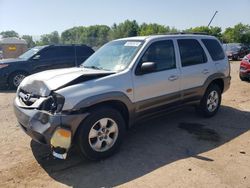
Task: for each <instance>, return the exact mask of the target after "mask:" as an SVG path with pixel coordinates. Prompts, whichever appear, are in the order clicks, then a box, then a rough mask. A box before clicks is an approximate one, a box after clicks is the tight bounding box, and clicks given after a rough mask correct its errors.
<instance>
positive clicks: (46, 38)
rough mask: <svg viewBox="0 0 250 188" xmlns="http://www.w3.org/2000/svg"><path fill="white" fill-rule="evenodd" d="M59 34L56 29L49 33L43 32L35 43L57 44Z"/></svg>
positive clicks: (40, 44)
mask: <svg viewBox="0 0 250 188" xmlns="http://www.w3.org/2000/svg"><path fill="white" fill-rule="evenodd" d="M59 43H60V36H59V34H58V32H57V31H53V32H52V33H50V34H44V35H42V36H41V39H40V40H39V41H37V42H36V45H39V46H42V45H48V44H59Z"/></svg>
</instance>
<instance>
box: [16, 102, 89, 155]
mask: <svg viewBox="0 0 250 188" xmlns="http://www.w3.org/2000/svg"><path fill="white" fill-rule="evenodd" d="M14 112H15V115H16V117H17V120H18V123H19V124H20V126H21V127H22V129H23V130H24V132H25V133H26V134H28V135H29V136H30V137H31V138H32V139H33V140H35V141H37V142H39V143H42V144H47V145H50V146H51V148H52V151H53V155H54V156H55V157H57V158H63V159H65V158H66V155H67V151H68V150H69V148H70V146H71V145H72V144H71V143H72V140H73V138H74V135H75V133H76V130H77V128H78V126H79V124H80V123H81V122H82V121H83V120H84V119H85V118H86V117H87V116H88V113H79V114H77V113H74V114H62V113H56V114H51V113H49V112H46V111H42V110H37V109H28V108H23V107H19V106H18V98H16V99H15V102H14Z"/></svg>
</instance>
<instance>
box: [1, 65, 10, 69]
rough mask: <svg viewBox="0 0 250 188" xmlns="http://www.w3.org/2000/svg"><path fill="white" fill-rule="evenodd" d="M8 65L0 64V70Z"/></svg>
mask: <svg viewBox="0 0 250 188" xmlns="http://www.w3.org/2000/svg"><path fill="white" fill-rule="evenodd" d="M8 66H9V64H0V69H2V68H4V67H8Z"/></svg>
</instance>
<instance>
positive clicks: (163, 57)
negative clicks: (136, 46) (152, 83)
mask: <svg viewBox="0 0 250 188" xmlns="http://www.w3.org/2000/svg"><path fill="white" fill-rule="evenodd" d="M143 62H155V63H156V66H157V67H156V71H161V70H167V69H173V68H176V62H175V51H174V45H173V41H172V40H166V41H158V42H154V43H153V44H151V45H150V46H149V48H148V49H147V51H146V52H145V54H144V55H143V57H142V59H141V63H143Z"/></svg>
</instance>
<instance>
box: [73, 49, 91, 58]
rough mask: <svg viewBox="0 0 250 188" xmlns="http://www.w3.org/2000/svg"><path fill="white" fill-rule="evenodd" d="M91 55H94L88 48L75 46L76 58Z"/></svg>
mask: <svg viewBox="0 0 250 188" xmlns="http://www.w3.org/2000/svg"><path fill="white" fill-rule="evenodd" d="M93 53H94V50H92V49H91V48H89V47H86V46H76V56H78V57H89V56H90V55H92V54H93Z"/></svg>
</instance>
